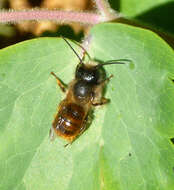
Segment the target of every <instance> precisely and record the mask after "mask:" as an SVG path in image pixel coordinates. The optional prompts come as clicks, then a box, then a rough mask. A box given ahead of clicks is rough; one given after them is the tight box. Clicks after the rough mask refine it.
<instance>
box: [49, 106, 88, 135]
mask: <svg viewBox="0 0 174 190" xmlns="http://www.w3.org/2000/svg"><path fill="white" fill-rule="evenodd" d="M84 117H85V111H84V109H83V108H82V107H81V106H79V105H77V104H74V103H69V104H66V105H65V106H63V107H62V109H61V110H60V111H59V112H58V114H57V116H56V118H55V120H54V122H53V128H54V129H55V130H56V132H57V133H61V134H65V135H69V136H71V135H74V134H76V133H77V132H79V130H80V128H81V127H82V125H83V120H84Z"/></svg>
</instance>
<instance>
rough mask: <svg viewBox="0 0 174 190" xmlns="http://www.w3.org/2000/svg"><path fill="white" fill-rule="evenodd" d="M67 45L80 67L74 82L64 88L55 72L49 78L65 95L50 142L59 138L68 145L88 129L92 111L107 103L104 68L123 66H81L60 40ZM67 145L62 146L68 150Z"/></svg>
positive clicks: (51, 132)
mask: <svg viewBox="0 0 174 190" xmlns="http://www.w3.org/2000/svg"><path fill="white" fill-rule="evenodd" d="M63 39H64V41H65V42H66V43H67V45H68V46H69V47H70V48H71V49H72V51H73V52H74V53H75V54H76V56H77V58H78V59H79V60H80V63H79V64H78V65H77V67H76V71H75V78H74V79H73V80H72V81H71V82H70V83H69V84H68V86H66V85H65V84H64V83H63V82H62V81H61V80H60V79H59V78H58V77H57V76H56V74H55V73H54V72H51V74H52V75H53V76H54V77H55V78H56V80H57V84H58V85H59V87H60V89H61V90H62V91H63V92H64V93H66V97H65V99H64V100H62V101H61V102H60V104H59V106H58V112H57V114H56V116H55V119H54V121H53V123H52V128H51V129H50V138H51V140H53V139H54V137H55V135H57V136H60V137H62V138H63V139H65V140H67V141H68V142H69V143H68V144H71V143H72V142H74V140H75V139H76V138H77V137H79V136H80V135H81V134H82V133H83V132H84V131H85V130H86V128H87V122H88V119H89V113H90V111H91V109H92V107H95V106H99V105H103V104H106V103H108V102H109V99H106V98H105V97H103V89H104V86H105V84H106V83H107V82H108V81H109V80H110V79H111V78H112V77H113V75H111V76H109V77H108V78H106V76H104V73H103V66H105V65H110V64H124V62H122V61H128V60H127V59H119V60H112V61H107V62H103V63H102V64H100V63H99V62H96V61H93V60H92V61H89V62H88V63H84V62H83V59H84V56H85V54H86V53H87V52H86V51H85V52H84V55H83V57H82V58H80V56H79V55H78V54H77V52H76V51H75V50H74V49H73V47H72V46H71V44H70V43H69V42H68V41H67V40H66V39H65V38H63ZM68 144H66V145H65V146H67V145H68Z"/></svg>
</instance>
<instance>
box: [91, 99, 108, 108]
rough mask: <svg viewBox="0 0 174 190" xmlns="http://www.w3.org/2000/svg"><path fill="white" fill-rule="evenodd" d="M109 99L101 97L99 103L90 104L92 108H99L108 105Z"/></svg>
mask: <svg viewBox="0 0 174 190" xmlns="http://www.w3.org/2000/svg"><path fill="white" fill-rule="evenodd" d="M109 101H110V100H109V99H107V98H104V97H102V98H101V100H100V102H96V103H92V105H93V106H101V105H103V104H107V103H109Z"/></svg>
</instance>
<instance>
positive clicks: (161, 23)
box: [119, 0, 174, 40]
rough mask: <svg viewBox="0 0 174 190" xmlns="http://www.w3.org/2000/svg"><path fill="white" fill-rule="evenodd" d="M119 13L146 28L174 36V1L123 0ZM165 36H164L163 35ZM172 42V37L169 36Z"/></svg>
mask: <svg viewBox="0 0 174 190" xmlns="http://www.w3.org/2000/svg"><path fill="white" fill-rule="evenodd" d="M119 11H120V12H121V13H123V15H124V17H127V18H129V19H131V20H132V19H133V20H135V21H136V23H137V22H138V23H141V25H142V24H143V25H144V26H146V27H150V28H153V29H155V30H156V31H159V30H160V31H162V32H165V33H170V35H173V34H174V24H173V11H174V1H173V0H155V1H151V0H146V1H141V2H140V1H139V0H121V1H120V9H119ZM163 36H164V35H163ZM168 39H169V40H170V37H169V36H168Z"/></svg>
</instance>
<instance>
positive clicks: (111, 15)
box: [94, 0, 120, 20]
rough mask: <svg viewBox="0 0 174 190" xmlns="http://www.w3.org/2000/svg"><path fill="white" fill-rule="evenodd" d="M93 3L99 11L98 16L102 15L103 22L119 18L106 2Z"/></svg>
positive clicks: (97, 1)
mask: <svg viewBox="0 0 174 190" xmlns="http://www.w3.org/2000/svg"><path fill="white" fill-rule="evenodd" d="M94 1H95V3H96V5H97V9H98V10H99V12H100V14H101V15H103V17H104V20H113V19H116V18H119V17H120V16H119V14H118V13H117V12H116V11H114V10H113V9H111V7H110V5H109V3H108V1H107V0H94Z"/></svg>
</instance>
